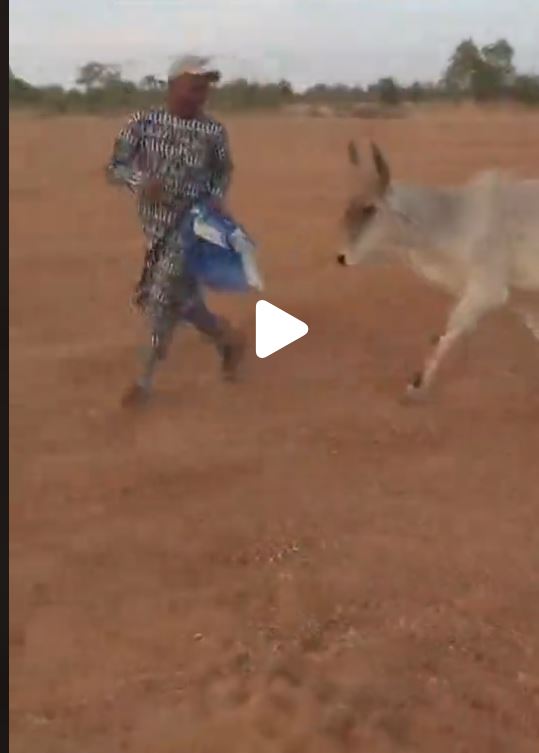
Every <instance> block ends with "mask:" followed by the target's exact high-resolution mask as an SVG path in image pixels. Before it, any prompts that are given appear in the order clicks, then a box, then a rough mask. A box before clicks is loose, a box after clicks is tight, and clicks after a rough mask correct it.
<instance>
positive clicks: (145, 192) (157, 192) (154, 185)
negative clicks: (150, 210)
mask: <svg viewBox="0 0 539 753" xmlns="http://www.w3.org/2000/svg"><path fill="white" fill-rule="evenodd" d="M141 194H142V196H143V198H144V199H145V200H146V201H151V202H155V203H158V202H162V201H164V200H165V190H164V188H163V184H162V182H161V181H160V180H159V178H149V179H148V180H147V181H145V182H144V183H143V184H142V188H141Z"/></svg>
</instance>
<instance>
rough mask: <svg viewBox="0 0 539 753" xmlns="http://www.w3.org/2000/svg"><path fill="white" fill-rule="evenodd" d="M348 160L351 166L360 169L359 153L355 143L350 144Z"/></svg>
mask: <svg viewBox="0 0 539 753" xmlns="http://www.w3.org/2000/svg"><path fill="white" fill-rule="evenodd" d="M348 160H349V162H350V164H351V165H354V166H355V167H358V165H359V152H358V149H357V146H356V143H355V141H350V142H348Z"/></svg>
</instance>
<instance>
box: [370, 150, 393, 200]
mask: <svg viewBox="0 0 539 753" xmlns="http://www.w3.org/2000/svg"><path fill="white" fill-rule="evenodd" d="M371 149H372V158H373V160H374V165H375V167H376V173H377V175H378V187H379V190H380V193H381V194H384V193H385V192H386V191H387V189H388V188H389V184H390V183H391V171H390V169H389V165H388V164H387V162H386V159H385V157H384V155H383V154H382V150H381V149H380V147H378V146H377V145H376V144H374V143H372V144H371Z"/></svg>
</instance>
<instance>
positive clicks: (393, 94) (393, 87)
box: [375, 77, 402, 105]
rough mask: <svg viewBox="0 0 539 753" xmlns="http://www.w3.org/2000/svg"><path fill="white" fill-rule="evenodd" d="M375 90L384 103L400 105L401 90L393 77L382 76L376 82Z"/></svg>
mask: <svg viewBox="0 0 539 753" xmlns="http://www.w3.org/2000/svg"><path fill="white" fill-rule="evenodd" d="M375 91H376V93H377V95H378V99H379V100H380V102H382V104H384V105H398V104H399V103H400V101H401V99H402V96H401V90H400V89H399V87H398V85H397V84H396V82H395V80H394V79H393V78H391V77H387V78H381V79H380V80H379V81H378V83H377V84H375Z"/></svg>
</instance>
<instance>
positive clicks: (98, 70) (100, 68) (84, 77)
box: [77, 60, 121, 91]
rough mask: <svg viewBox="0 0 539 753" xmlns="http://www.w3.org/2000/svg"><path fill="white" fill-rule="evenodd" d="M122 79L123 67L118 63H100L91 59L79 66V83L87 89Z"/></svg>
mask: <svg viewBox="0 0 539 753" xmlns="http://www.w3.org/2000/svg"><path fill="white" fill-rule="evenodd" d="M120 79H121V68H120V66H118V65H110V64H108V63H99V62H97V61H96V60H91V61H90V62H89V63H85V64H84V65H83V66H81V67H80V68H79V75H78V77H77V84H79V86H84V88H85V89H86V91H88V90H90V89H94V88H95V87H98V86H108V85H109V84H111V83H113V82H115V81H119V80H120Z"/></svg>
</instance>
